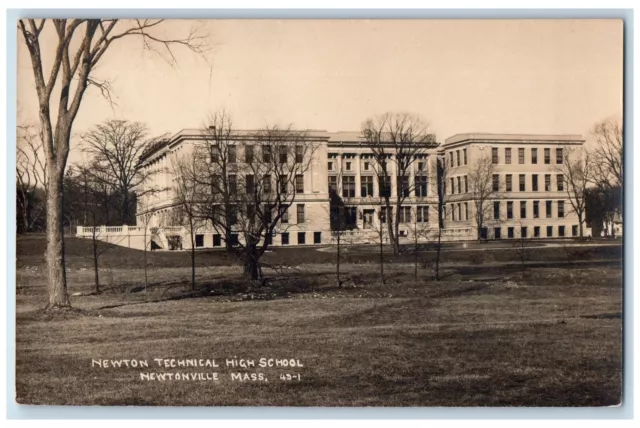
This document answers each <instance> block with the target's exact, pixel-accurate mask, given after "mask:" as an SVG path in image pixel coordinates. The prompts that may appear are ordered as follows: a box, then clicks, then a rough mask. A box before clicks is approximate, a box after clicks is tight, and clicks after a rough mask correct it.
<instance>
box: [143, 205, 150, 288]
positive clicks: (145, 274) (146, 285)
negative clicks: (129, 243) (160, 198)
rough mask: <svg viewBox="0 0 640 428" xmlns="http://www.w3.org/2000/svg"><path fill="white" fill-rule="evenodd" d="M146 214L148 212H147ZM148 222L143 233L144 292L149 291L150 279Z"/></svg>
mask: <svg viewBox="0 0 640 428" xmlns="http://www.w3.org/2000/svg"><path fill="white" fill-rule="evenodd" d="M145 215H146V214H145ZM147 224H148V223H147V222H145V224H144V226H143V227H144V234H143V238H142V239H143V240H144V242H143V247H144V251H143V256H144V261H143V265H144V292H145V293H146V292H147V287H148V286H149V280H148V277H147Z"/></svg>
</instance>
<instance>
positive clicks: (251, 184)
mask: <svg viewBox="0 0 640 428" xmlns="http://www.w3.org/2000/svg"><path fill="white" fill-rule="evenodd" d="M244 184H245V187H246V192H247V195H252V194H253V193H254V192H255V190H256V183H255V179H254V176H253V175H251V174H247V175H246V176H245V183H244Z"/></svg>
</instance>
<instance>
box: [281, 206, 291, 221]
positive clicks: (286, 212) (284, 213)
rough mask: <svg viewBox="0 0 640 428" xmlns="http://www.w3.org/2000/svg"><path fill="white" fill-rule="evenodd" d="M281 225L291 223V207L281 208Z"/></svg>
mask: <svg viewBox="0 0 640 428" xmlns="http://www.w3.org/2000/svg"><path fill="white" fill-rule="evenodd" d="M280 223H285V224H286V223H289V207H280Z"/></svg>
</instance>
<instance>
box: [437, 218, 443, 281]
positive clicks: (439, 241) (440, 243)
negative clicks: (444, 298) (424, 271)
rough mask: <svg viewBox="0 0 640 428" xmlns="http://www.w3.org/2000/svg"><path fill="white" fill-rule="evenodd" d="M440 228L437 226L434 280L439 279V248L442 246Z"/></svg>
mask: <svg viewBox="0 0 640 428" xmlns="http://www.w3.org/2000/svg"><path fill="white" fill-rule="evenodd" d="M441 238H442V228H441V227H438V246H437V247H436V281H440V249H441V248H442V241H441Z"/></svg>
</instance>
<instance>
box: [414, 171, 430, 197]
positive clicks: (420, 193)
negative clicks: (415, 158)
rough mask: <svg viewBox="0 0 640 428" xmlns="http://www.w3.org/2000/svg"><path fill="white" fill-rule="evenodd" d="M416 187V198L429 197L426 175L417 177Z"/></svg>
mask: <svg viewBox="0 0 640 428" xmlns="http://www.w3.org/2000/svg"><path fill="white" fill-rule="evenodd" d="M415 182H416V184H415V186H416V196H417V197H425V196H427V176H426V175H416V177H415Z"/></svg>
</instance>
